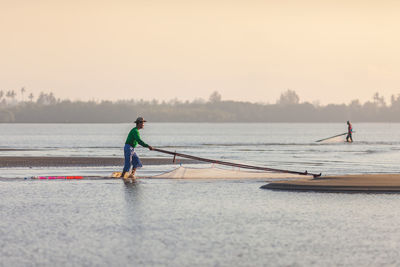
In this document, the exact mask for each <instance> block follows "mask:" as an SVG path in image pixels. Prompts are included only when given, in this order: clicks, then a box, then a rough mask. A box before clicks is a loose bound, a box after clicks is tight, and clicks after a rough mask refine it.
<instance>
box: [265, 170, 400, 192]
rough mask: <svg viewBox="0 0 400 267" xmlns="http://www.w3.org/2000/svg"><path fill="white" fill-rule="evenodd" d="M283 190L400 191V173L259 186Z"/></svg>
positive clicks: (334, 177)
mask: <svg viewBox="0 0 400 267" xmlns="http://www.w3.org/2000/svg"><path fill="white" fill-rule="evenodd" d="M261 188H263V189H272V190H285V191H316V192H347V193H359V192H362V193H396V192H398V193H400V174H398V173H396V174H395V173H393V174H356V175H340V176H325V177H318V178H314V179H302V180H292V181H279V182H273V183H269V184H266V185H263V186H261Z"/></svg>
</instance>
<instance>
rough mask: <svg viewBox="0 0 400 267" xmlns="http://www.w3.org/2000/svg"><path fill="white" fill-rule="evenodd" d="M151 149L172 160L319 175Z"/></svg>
mask: <svg viewBox="0 0 400 267" xmlns="http://www.w3.org/2000/svg"><path fill="white" fill-rule="evenodd" d="M153 150H154V151H158V152H161V153H165V154H170V155H173V156H174V160H175V157H176V156H178V157H182V158H188V159H193V160H198V161H204V162H209V163H215V164H220V165H226V166H232V167H238V168H244V169H252V170H260V171H274V172H282V173H291V174H299V175H312V176H314V177H319V176H321V173H319V174H317V173H309V172H307V171H305V172H297V171H290V170H282V169H273V168H267V167H258V166H252V165H247V164H239V163H233V162H227V161H221V160H214V159H206V158H200V157H196V156H191V155H187V154H182V153H177V152H172V151H168V150H164V149H159V148H155V147H153Z"/></svg>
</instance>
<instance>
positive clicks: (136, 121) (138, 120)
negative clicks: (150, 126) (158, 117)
mask: <svg viewBox="0 0 400 267" xmlns="http://www.w3.org/2000/svg"><path fill="white" fill-rule="evenodd" d="M139 122H146V120H145V119H143V117H138V118H137V119H136V120H135V123H139Z"/></svg>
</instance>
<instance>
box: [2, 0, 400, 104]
mask: <svg viewBox="0 0 400 267" xmlns="http://www.w3.org/2000/svg"><path fill="white" fill-rule="evenodd" d="M399 50H400V1H397V0H396V1H389V0H376V1H368V0H362V1H361V0H360V1H359V0H336V1H324V0H318V1H311V0H306V1H301V0H297V1H290V0H288V1H285V0H276V1H275V0H274V1H267V0H265V1H259V0H230V1H225V0H198V1H191V0H182V1H176V0H175V1H169V0H143V1H137V0H113V1H111V0H93V1H91V0H87V1H85V0H79V1H78V0H49V1H45V0H35V1H33V0H0V90H11V89H14V90H18V91H19V89H20V88H21V87H23V86H24V87H25V88H26V90H27V92H28V93H30V92H33V93H34V94H35V95H36V96H37V95H38V93H39V92H40V91H45V92H50V91H51V92H53V93H54V94H55V95H56V96H57V97H60V98H70V99H73V100H75V99H81V100H89V99H95V100H101V99H106V100H117V99H131V98H135V99H141V98H142V99H146V100H150V99H158V100H169V99H173V98H178V99H181V100H193V99H195V98H204V99H208V96H209V95H210V94H211V93H212V92H213V91H218V92H219V93H220V94H221V95H222V99H223V100H243V101H251V102H266V103H267V102H268V103H275V101H276V100H277V99H278V98H279V96H280V94H281V93H282V92H283V91H286V90H287V89H291V90H294V91H296V92H297V93H298V95H299V96H300V100H301V101H309V102H313V101H317V100H319V101H320V103H321V104H327V103H349V102H350V101H351V100H353V99H359V100H360V101H361V102H365V101H367V100H370V99H372V95H373V94H374V93H375V92H379V93H380V94H381V95H383V96H385V97H386V100H387V101H388V100H389V98H390V96H391V95H392V94H395V95H397V94H400V75H399V71H400V52H399Z"/></svg>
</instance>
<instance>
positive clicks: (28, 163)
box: [0, 157, 197, 168]
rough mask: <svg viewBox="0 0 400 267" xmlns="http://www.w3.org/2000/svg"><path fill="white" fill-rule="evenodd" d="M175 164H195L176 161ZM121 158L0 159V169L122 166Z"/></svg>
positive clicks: (146, 161) (155, 161)
mask: <svg viewBox="0 0 400 267" xmlns="http://www.w3.org/2000/svg"><path fill="white" fill-rule="evenodd" d="M140 160H141V161H142V163H143V165H166V164H173V163H172V158H141V159H140ZM175 163H191V164H193V163H197V162H196V161H193V160H186V159H177V160H176V162H175ZM123 165H124V159H123V158H111V157H0V168H12V167H68V166H72V167H73V166H123Z"/></svg>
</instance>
